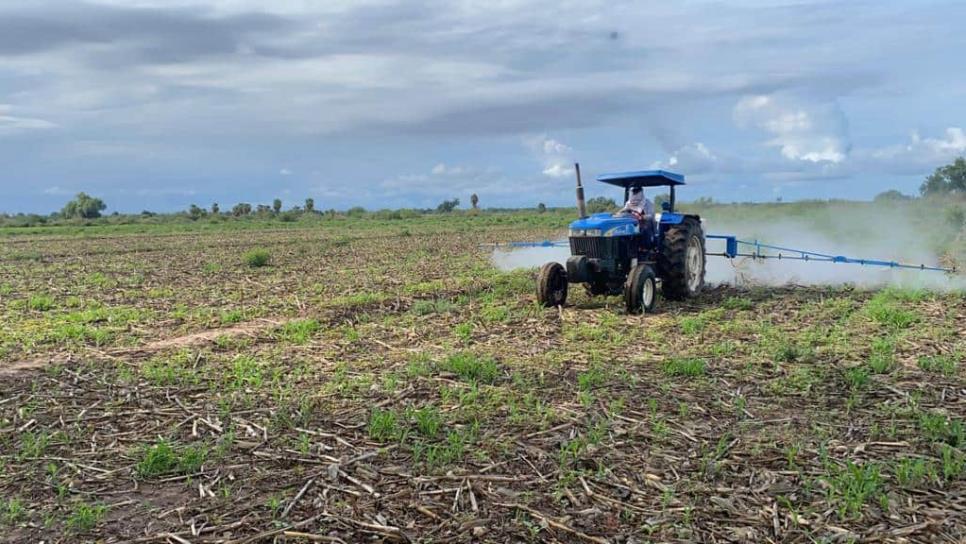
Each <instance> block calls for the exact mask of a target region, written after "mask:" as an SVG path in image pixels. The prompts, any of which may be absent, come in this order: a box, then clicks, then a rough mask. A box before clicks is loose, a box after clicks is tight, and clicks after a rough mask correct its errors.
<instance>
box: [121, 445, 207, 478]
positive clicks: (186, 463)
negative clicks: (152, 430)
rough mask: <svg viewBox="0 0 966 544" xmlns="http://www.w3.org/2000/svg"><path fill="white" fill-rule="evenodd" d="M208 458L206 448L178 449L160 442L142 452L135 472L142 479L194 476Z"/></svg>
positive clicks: (195, 446)
mask: <svg viewBox="0 0 966 544" xmlns="http://www.w3.org/2000/svg"><path fill="white" fill-rule="evenodd" d="M207 457H208V450H207V448H205V447H204V446H200V445H193V446H187V447H183V448H178V449H176V448H175V447H174V446H172V445H171V443H169V442H168V441H166V440H158V441H157V442H156V443H155V444H154V445H151V446H146V447H145V448H144V449H143V450H142V451H141V459H140V460H139V461H138V463H137V465H136V466H135V469H134V470H135V473H136V474H137V475H138V476H139V477H141V478H154V477H157V476H162V475H165V474H172V473H178V474H194V473H196V472H198V471H199V470H200V469H201V467H202V465H204V463H205V460H206V459H207Z"/></svg>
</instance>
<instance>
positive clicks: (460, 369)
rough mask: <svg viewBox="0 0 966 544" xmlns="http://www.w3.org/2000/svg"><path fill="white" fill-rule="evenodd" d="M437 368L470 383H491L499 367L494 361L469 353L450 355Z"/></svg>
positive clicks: (490, 358) (494, 379)
mask: <svg viewBox="0 0 966 544" xmlns="http://www.w3.org/2000/svg"><path fill="white" fill-rule="evenodd" d="M439 368H440V370H444V371H446V372H452V373H453V374H456V375H457V376H459V378H460V379H461V380H463V381H465V382H471V383H493V382H494V381H496V378H497V377H498V376H499V374H500V367H499V365H498V364H497V362H496V360H495V359H493V358H492V357H488V356H483V355H477V354H475V353H470V352H461V353H454V354H453V355H450V356H449V357H447V358H446V359H445V360H443V362H442V363H440V365H439Z"/></svg>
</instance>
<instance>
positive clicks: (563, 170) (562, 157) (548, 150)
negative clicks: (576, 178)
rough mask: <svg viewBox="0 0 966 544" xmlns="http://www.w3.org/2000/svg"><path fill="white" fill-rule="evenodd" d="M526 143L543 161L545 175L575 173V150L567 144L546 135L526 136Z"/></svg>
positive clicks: (556, 175) (561, 175)
mask: <svg viewBox="0 0 966 544" xmlns="http://www.w3.org/2000/svg"><path fill="white" fill-rule="evenodd" d="M524 143H525V144H526V146H527V147H529V148H530V150H531V151H532V152H533V153H534V154H536V155H537V156H538V157H539V159H540V161H541V162H542V163H543V172H542V173H543V175H545V176H547V177H551V178H562V177H566V176H572V175H574V150H573V149H572V148H571V147H570V146H568V145H567V144H565V143H563V142H560V141H558V140H555V139H553V138H548V137H547V136H546V135H543V136H538V137H529V138H525V139H524Z"/></svg>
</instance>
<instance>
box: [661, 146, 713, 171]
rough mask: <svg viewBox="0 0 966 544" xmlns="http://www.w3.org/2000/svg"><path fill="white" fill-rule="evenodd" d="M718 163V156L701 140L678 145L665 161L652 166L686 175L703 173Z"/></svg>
mask: <svg viewBox="0 0 966 544" xmlns="http://www.w3.org/2000/svg"><path fill="white" fill-rule="evenodd" d="M717 164H718V157H717V155H715V154H714V153H712V152H711V150H710V149H708V146H706V145H704V144H703V143H701V142H694V143H693V144H688V145H684V146H681V147H679V148H678V149H677V150H675V151H674V153H672V154H671V156H670V157H668V159H667V161H664V162H661V161H658V162H655V163H653V164H652V165H651V167H652V168H667V169H671V170H678V171H681V172H686V173H687V174H688V175H694V174H704V173H707V172H710V171H712V170H714V169H715V168H716V167H717Z"/></svg>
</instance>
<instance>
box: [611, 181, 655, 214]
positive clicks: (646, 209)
mask: <svg viewBox="0 0 966 544" xmlns="http://www.w3.org/2000/svg"><path fill="white" fill-rule="evenodd" d="M623 214H630V215H633V216H634V217H635V218H637V220H638V221H642V220H643V219H644V218H646V217H651V216H653V215H654V204H653V203H652V202H651V201H650V200H648V199H647V198H645V197H644V189H642V188H641V187H631V192H630V195H629V196H628V197H627V202H626V203H625V204H624V207H623V208H621V209H620V210H619V211H618V212H617V214H615V215H623Z"/></svg>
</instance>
